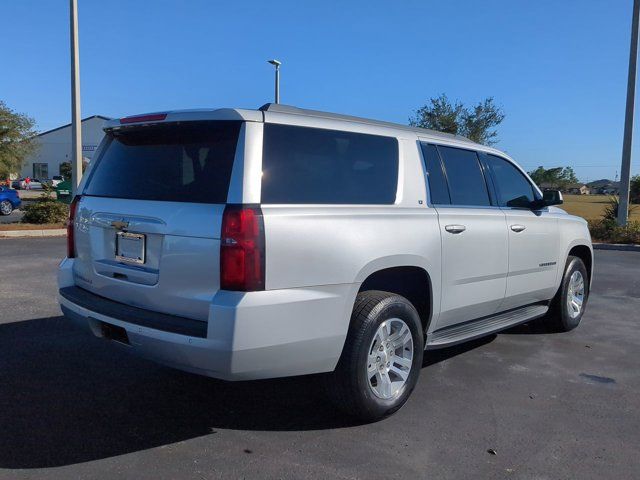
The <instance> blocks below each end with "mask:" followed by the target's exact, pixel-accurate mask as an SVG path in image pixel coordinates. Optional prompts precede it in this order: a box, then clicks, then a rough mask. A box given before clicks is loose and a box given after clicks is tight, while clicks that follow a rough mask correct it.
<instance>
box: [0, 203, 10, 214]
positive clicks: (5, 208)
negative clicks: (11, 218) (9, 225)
mask: <svg viewBox="0 0 640 480" xmlns="http://www.w3.org/2000/svg"><path fill="white" fill-rule="evenodd" d="M11 212H13V205H12V204H11V202H10V201H9V200H3V201H2V202H0V214H2V215H11Z"/></svg>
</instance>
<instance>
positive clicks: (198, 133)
mask: <svg viewBox="0 0 640 480" xmlns="http://www.w3.org/2000/svg"><path fill="white" fill-rule="evenodd" d="M240 125H241V122H220V121H216V122H184V123H178V124H158V125H153V126H142V127H130V128H125V129H122V130H120V131H116V132H112V133H109V134H108V137H107V144H106V145H105V148H104V149H103V151H102V153H101V155H100V157H99V158H98V159H97V160H96V162H97V164H96V165H95V167H94V168H93V170H92V173H91V176H90V177H89V179H88V181H87V185H86V187H85V190H84V192H83V193H84V194H85V195H93V196H100V197H112V198H128V199H135V200H160V201H170V202H196V203H226V201H227V193H228V191H229V180H230V178H231V169H232V168H233V159H234V156H235V151H236V145H237V143H238V134H239V132H240Z"/></svg>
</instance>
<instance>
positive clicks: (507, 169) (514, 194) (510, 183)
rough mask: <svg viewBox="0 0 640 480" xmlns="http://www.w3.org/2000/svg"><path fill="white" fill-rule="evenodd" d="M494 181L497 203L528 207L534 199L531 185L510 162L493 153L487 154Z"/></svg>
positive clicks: (505, 205) (504, 205) (507, 205)
mask: <svg viewBox="0 0 640 480" xmlns="http://www.w3.org/2000/svg"><path fill="white" fill-rule="evenodd" d="M487 159H488V161H489V165H490V166H491V171H492V172H493V178H494V180H495V182H496V188H497V193H498V205H500V206H501V207H520V208H528V207H529V206H530V204H531V202H532V201H533V200H534V199H535V195H534V192H533V187H532V186H531V183H529V181H528V180H527V179H526V178H525V176H524V175H523V174H522V173H521V172H520V171H519V170H518V169H517V168H516V167H514V166H513V165H512V164H511V163H510V162H508V161H507V160H504V159H502V158H500V157H496V156H495V155H487Z"/></svg>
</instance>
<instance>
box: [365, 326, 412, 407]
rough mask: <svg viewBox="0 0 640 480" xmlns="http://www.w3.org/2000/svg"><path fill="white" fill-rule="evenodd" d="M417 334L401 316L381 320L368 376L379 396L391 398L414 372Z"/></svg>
mask: <svg viewBox="0 0 640 480" xmlns="http://www.w3.org/2000/svg"><path fill="white" fill-rule="evenodd" d="M412 363H413V335H412V334H411V330H410V329H409V327H408V326H407V324H406V323H405V322H404V321H403V320H400V319H399V318H390V319H389V320H385V321H384V322H382V323H381V324H380V326H379V327H378V330H377V331H376V334H375V335H374V336H373V340H372V341H371V345H370V346H369V355H368V358H367V379H368V381H369V387H370V388H371V391H372V392H373V393H374V394H375V396H376V397H378V398H382V399H384V400H389V399H391V398H394V397H396V396H397V395H398V392H399V391H400V389H401V388H402V387H403V386H404V384H405V383H406V382H407V379H408V378H409V373H411V365H412Z"/></svg>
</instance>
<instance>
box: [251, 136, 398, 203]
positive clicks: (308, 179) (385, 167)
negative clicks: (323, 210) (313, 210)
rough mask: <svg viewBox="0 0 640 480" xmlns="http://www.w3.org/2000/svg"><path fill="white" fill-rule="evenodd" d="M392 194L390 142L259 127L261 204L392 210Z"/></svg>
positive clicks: (394, 169)
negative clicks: (261, 136)
mask: <svg viewBox="0 0 640 480" xmlns="http://www.w3.org/2000/svg"><path fill="white" fill-rule="evenodd" d="M397 189H398V141H397V140H396V139H395V138H392V137H383V136H379V135H367V134H362V133H353V132H343V131H340V130H324V129H320V128H308V127H296V126H291V125H277V124H265V126H264V143H263V155H262V203H282V204H296V203H297V204H369V205H371V204H392V203H394V202H395V200H396V192H397Z"/></svg>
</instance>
